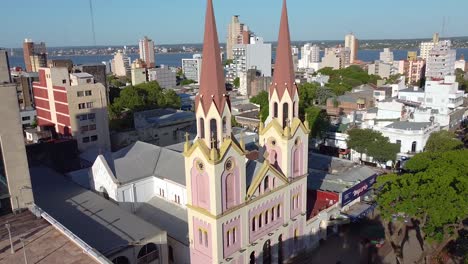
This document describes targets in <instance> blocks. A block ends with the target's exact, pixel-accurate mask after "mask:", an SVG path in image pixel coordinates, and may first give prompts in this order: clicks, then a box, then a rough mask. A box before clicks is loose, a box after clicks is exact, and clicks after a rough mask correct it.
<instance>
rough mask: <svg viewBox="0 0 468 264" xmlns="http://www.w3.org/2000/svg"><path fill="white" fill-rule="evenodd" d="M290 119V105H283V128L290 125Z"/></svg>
mask: <svg viewBox="0 0 468 264" xmlns="http://www.w3.org/2000/svg"><path fill="white" fill-rule="evenodd" d="M288 119H289V105H288V103H284V104H283V127H285V126H286V125H287V124H288V122H287V121H288Z"/></svg>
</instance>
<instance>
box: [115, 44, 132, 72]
mask: <svg viewBox="0 0 468 264" xmlns="http://www.w3.org/2000/svg"><path fill="white" fill-rule="evenodd" d="M112 72H113V73H114V74H115V75H116V76H127V75H129V74H130V57H128V56H127V55H125V54H124V53H123V52H122V50H118V51H117V53H115V54H114V59H112Z"/></svg>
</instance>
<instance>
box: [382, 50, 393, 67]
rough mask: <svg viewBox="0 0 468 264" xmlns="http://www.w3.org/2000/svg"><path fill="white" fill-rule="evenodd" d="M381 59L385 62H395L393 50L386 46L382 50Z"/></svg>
mask: <svg viewBox="0 0 468 264" xmlns="http://www.w3.org/2000/svg"><path fill="white" fill-rule="evenodd" d="M380 61H382V62H385V63H393V52H392V51H391V50H390V49H389V48H385V49H384V50H383V51H382V52H380Z"/></svg>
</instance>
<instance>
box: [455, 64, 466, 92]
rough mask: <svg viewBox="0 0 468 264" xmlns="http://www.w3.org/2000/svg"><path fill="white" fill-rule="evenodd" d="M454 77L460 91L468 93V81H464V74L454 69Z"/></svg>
mask: <svg viewBox="0 0 468 264" xmlns="http://www.w3.org/2000/svg"><path fill="white" fill-rule="evenodd" d="M455 76H456V81H457V82H458V85H459V88H460V90H465V91H466V92H468V80H467V79H465V72H464V71H462V70H461V69H456V70H455Z"/></svg>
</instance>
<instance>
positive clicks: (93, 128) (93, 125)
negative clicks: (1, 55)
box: [88, 124, 96, 131]
mask: <svg viewBox="0 0 468 264" xmlns="http://www.w3.org/2000/svg"><path fill="white" fill-rule="evenodd" d="M88 129H89V131H92V130H96V124H92V125H89V127H88Z"/></svg>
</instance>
